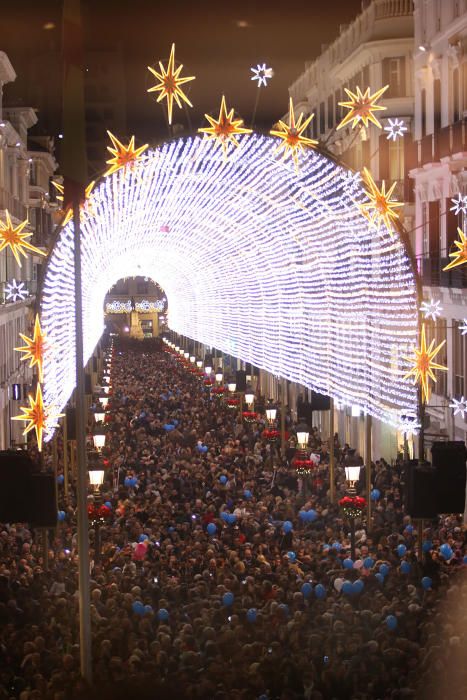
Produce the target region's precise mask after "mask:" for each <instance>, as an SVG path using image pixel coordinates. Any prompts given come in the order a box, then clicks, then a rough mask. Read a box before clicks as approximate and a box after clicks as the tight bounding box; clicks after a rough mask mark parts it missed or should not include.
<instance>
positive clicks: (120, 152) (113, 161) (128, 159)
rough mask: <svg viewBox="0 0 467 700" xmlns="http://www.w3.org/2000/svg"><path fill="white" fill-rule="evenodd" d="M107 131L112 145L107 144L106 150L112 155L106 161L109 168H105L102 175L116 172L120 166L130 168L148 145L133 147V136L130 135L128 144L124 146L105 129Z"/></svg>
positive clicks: (137, 161)
mask: <svg viewBox="0 0 467 700" xmlns="http://www.w3.org/2000/svg"><path fill="white" fill-rule="evenodd" d="M107 133H108V135H109V137H110V140H111V141H112V144H113V147H112V146H107V150H108V151H109V153H110V154H111V155H112V156H113V157H112V158H110V159H109V160H107V161H106V163H107V165H110V168H109V169H108V170H106V172H105V173H104V177H105V176H107V175H112V173H116V172H117V170H120V169H121V168H124V170H125V171H126V170H127V169H130V170H132V169H133V168H134V167H135V165H137V164H138V163H139V162H140V161H141V160H142V157H141V155H142V153H143V151H145V150H146V148H147V147H148V144H147V143H145V144H144V146H140V147H139V148H135V137H134V136H132V137H131V139H130V141H129V143H128V146H124V145H123V143H121V142H120V141H119V140H118V139H117V137H116V136H114V135H113V134H112V133H111V132H110V131H107Z"/></svg>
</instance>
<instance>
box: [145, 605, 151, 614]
mask: <svg viewBox="0 0 467 700" xmlns="http://www.w3.org/2000/svg"><path fill="white" fill-rule="evenodd" d="M144 612H145V613H152V612H153V610H152V605H145V606H144Z"/></svg>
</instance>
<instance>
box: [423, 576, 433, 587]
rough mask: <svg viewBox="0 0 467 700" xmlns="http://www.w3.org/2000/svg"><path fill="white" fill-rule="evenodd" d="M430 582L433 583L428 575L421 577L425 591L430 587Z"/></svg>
mask: <svg viewBox="0 0 467 700" xmlns="http://www.w3.org/2000/svg"><path fill="white" fill-rule="evenodd" d="M432 584H433V581H432V580H431V578H430V577H429V576H424V577H423V578H422V586H423V588H424V589H425V591H427V590H428V589H429V588H431V586H432Z"/></svg>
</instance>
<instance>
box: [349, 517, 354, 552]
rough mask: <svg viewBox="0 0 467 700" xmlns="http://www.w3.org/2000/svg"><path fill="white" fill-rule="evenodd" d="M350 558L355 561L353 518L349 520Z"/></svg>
mask: <svg viewBox="0 0 467 700" xmlns="http://www.w3.org/2000/svg"><path fill="white" fill-rule="evenodd" d="M350 556H351V557H352V559H353V561H355V518H350Z"/></svg>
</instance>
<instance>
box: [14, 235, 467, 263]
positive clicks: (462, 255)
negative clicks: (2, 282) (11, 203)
mask: <svg viewBox="0 0 467 700" xmlns="http://www.w3.org/2000/svg"><path fill="white" fill-rule="evenodd" d="M457 233H458V234H459V238H460V241H454V245H455V246H457V248H458V250H455V251H454V253H449V257H450V258H453V260H451V262H450V263H449V265H446V267H443V271H445V270H451V269H452V268H453V267H458V266H459V265H463V264H464V263H466V262H467V238H466V236H465V233H464V232H463V230H462V229H461V228H459V227H457ZM0 250H1V248H0Z"/></svg>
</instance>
